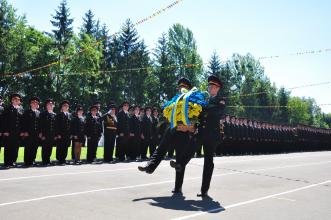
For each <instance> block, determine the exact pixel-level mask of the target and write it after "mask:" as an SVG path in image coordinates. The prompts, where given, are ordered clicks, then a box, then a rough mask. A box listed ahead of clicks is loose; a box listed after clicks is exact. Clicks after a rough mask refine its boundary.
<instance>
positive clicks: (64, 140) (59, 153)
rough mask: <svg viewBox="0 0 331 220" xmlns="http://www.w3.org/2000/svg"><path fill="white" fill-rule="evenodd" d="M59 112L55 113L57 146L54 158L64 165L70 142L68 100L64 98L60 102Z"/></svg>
mask: <svg viewBox="0 0 331 220" xmlns="http://www.w3.org/2000/svg"><path fill="white" fill-rule="evenodd" d="M60 110H61V112H60V113H58V114H57V115H56V129H57V142H58V143H57V147H56V159H57V160H58V163H59V165H65V162H66V158H67V155H68V148H69V146H70V144H71V137H70V135H71V129H70V125H71V120H72V116H71V113H70V112H69V101H67V100H64V101H63V102H61V104H60Z"/></svg>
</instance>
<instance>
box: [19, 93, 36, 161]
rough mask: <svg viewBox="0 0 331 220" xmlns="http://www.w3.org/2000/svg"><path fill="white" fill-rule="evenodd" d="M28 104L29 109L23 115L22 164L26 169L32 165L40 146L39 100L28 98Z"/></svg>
mask: <svg viewBox="0 0 331 220" xmlns="http://www.w3.org/2000/svg"><path fill="white" fill-rule="evenodd" d="M29 103H30V109H28V110H26V111H25V112H24V115H23V120H24V137H25V139H26V142H25V143H26V144H25V148H24V164H25V166H27V167H29V166H32V165H33V164H34V162H35V159H36V155H37V150H38V147H39V144H40V138H39V133H40V111H39V103H40V99H39V98H38V97H32V98H30V100H29Z"/></svg>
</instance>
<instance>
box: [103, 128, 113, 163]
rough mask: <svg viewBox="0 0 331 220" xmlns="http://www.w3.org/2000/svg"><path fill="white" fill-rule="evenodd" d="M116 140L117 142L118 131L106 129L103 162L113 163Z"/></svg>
mask: <svg viewBox="0 0 331 220" xmlns="http://www.w3.org/2000/svg"><path fill="white" fill-rule="evenodd" d="M115 140H116V131H113V130H107V129H105V133H104V145H105V146H104V149H103V150H104V152H103V160H104V161H105V162H109V161H113V154H114V148H115Z"/></svg>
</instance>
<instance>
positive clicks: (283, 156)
mask: <svg viewBox="0 0 331 220" xmlns="http://www.w3.org/2000/svg"><path fill="white" fill-rule="evenodd" d="M276 156H279V157H276ZM325 156H330V157H331V154H330V155H328V154H326V155H325V154H324V155H320V154H319V155H294V156H289V155H288V154H285V155H282V154H277V155H275V156H274V155H273V156H270V157H263V158H256V159H248V160H234V161H219V160H217V161H216V163H215V164H224V163H240V162H253V161H261V160H270V159H271V160H274V159H295V158H306V157H309V158H311V157H325Z"/></svg>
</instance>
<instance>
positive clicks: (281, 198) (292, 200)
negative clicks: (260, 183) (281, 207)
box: [273, 197, 296, 202]
mask: <svg viewBox="0 0 331 220" xmlns="http://www.w3.org/2000/svg"><path fill="white" fill-rule="evenodd" d="M273 199H278V200H285V201H289V202H296V200H294V199H288V198H284V197H274V198H273Z"/></svg>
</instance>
